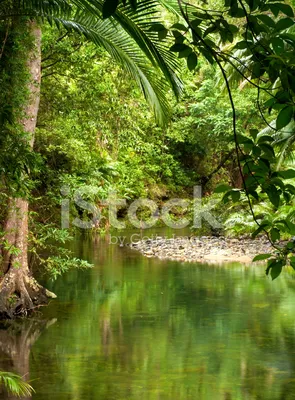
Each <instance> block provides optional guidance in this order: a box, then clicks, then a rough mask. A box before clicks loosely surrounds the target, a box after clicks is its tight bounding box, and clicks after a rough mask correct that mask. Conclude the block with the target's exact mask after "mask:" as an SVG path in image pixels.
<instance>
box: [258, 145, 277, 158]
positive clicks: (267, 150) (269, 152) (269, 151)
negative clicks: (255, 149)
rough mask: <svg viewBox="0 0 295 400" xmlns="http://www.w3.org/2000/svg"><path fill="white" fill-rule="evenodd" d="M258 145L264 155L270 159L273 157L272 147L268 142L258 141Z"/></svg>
mask: <svg viewBox="0 0 295 400" xmlns="http://www.w3.org/2000/svg"><path fill="white" fill-rule="evenodd" d="M259 147H260V148H261V150H262V151H263V152H264V157H266V158H268V159H272V158H274V157H275V152H274V149H273V148H272V146H271V145H269V144H268V143H259Z"/></svg>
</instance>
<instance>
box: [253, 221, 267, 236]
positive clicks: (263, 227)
mask: <svg viewBox="0 0 295 400" xmlns="http://www.w3.org/2000/svg"><path fill="white" fill-rule="evenodd" d="M268 226H269V223H268V222H263V223H262V224H261V225H260V226H259V227H258V228H257V229H256V231H254V232H253V233H252V238H253V239H255V238H256V236H257V235H259V233H260V232H262V231H264V230H266V228H267V227H268Z"/></svg>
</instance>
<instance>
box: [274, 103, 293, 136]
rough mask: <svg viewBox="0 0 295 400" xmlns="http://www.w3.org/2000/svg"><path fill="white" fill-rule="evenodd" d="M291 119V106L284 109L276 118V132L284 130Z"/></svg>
mask: <svg viewBox="0 0 295 400" xmlns="http://www.w3.org/2000/svg"><path fill="white" fill-rule="evenodd" d="M292 117H293V107H291V106H286V107H284V108H283V109H282V110H281V111H280V113H279V115H278V117H277V121H276V128H277V129H278V130H280V129H282V128H284V127H285V126H286V125H288V124H289V122H291V119H292Z"/></svg>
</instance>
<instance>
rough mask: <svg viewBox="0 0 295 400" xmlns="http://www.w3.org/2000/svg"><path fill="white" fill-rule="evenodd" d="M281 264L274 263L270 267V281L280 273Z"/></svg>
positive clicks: (278, 262)
mask: <svg viewBox="0 0 295 400" xmlns="http://www.w3.org/2000/svg"><path fill="white" fill-rule="evenodd" d="M282 268H283V263H282V261H276V262H275V263H273V265H272V266H271V271H270V276H271V279H272V280H275V279H276V278H277V277H278V276H279V275H280V274H281V272H282Z"/></svg>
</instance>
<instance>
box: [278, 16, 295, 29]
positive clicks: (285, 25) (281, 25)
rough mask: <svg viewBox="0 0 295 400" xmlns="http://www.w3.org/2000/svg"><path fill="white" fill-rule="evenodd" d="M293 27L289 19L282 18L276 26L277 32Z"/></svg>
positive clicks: (292, 22)
mask: <svg viewBox="0 0 295 400" xmlns="http://www.w3.org/2000/svg"><path fill="white" fill-rule="evenodd" d="M293 25H294V21H293V20H292V19H291V18H282V19H280V20H279V21H278V22H277V24H276V30H277V31H283V30H284V29H287V28H290V27H291V26H293Z"/></svg>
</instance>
